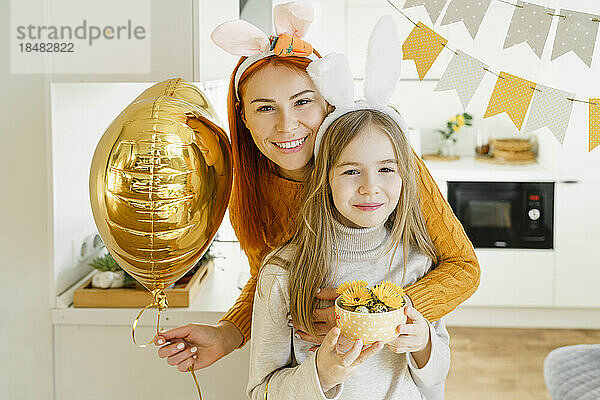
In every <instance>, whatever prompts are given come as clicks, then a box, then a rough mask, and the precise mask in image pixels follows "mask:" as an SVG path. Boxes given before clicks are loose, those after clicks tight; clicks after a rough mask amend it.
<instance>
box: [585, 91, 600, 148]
mask: <svg viewBox="0 0 600 400" xmlns="http://www.w3.org/2000/svg"><path fill="white" fill-rule="evenodd" d="M589 140H590V146H589V150H588V151H592V150H594V149H595V148H596V146H598V145H599V144H600V97H599V98H596V99H590V137H589Z"/></svg>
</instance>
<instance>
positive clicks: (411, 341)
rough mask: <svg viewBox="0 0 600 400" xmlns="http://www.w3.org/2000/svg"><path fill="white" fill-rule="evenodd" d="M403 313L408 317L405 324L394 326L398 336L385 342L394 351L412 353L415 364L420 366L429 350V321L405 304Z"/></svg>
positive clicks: (422, 364) (427, 355) (426, 357)
mask: <svg viewBox="0 0 600 400" xmlns="http://www.w3.org/2000/svg"><path fill="white" fill-rule="evenodd" d="M404 313H405V314H406V316H407V317H408V318H407V321H406V324H400V325H398V326H397V327H396V333H398V336H397V337H396V339H394V340H392V341H391V342H389V343H387V344H386V346H388V348H389V349H390V350H392V351H393V352H394V353H412V356H413V358H414V359H415V361H416V362H417V366H418V367H419V368H422V367H423V366H424V365H425V364H427V361H428V360H429V353H430V352H431V337H430V332H429V323H428V322H427V320H426V319H425V317H423V316H422V315H421V313H420V312H418V311H417V310H416V309H414V308H413V307H409V306H407V307H406V308H405V309H404Z"/></svg>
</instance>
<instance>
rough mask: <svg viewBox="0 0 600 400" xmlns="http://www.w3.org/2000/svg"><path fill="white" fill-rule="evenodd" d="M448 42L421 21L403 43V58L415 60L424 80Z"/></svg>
mask: <svg viewBox="0 0 600 400" xmlns="http://www.w3.org/2000/svg"><path fill="white" fill-rule="evenodd" d="M446 43H448V40H446V39H444V38H443V37H441V36H440V35H438V34H437V33H435V32H434V31H432V30H431V29H429V27H428V26H427V25H425V24H423V23H422V22H419V23H418V24H417V26H415V28H414V29H413V30H412V32H411V33H410V35H408V37H407V38H406V41H405V42H404V44H403V45H402V53H403V55H402V59H403V60H414V61H415V64H416V65H417V71H418V73H419V80H421V81H422V80H423V78H424V77H425V75H426V74H427V71H429V68H431V65H432V64H433V63H434V61H435V60H436V58H437V57H438V56H439V55H440V53H441V52H442V49H443V48H444V46H445V45H446Z"/></svg>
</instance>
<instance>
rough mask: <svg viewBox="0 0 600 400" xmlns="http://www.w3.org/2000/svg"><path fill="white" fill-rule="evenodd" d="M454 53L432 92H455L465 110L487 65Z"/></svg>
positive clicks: (460, 52)
mask: <svg viewBox="0 0 600 400" xmlns="http://www.w3.org/2000/svg"><path fill="white" fill-rule="evenodd" d="M456 53H458V54H454V57H452V60H450V63H449V64H448V68H446V71H445V72H444V74H443V75H442V77H441V78H440V80H439V81H438V84H437V86H436V87H435V89H433V91H434V92H440V91H444V90H456V93H457V94H458V97H459V98H460V102H461V103H462V106H463V109H465V108H467V105H468V104H469V102H470V101H471V98H472V97H473V94H475V91H476V90H477V88H478V87H479V84H480V83H481V81H482V80H483V77H484V76H485V70H484V68H487V65H486V64H484V63H482V62H481V61H479V60H478V59H476V58H474V57H471V56H470V55H468V54H466V53H463V52H462V51H460V50H456Z"/></svg>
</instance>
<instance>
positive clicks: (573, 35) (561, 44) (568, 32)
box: [550, 10, 600, 68]
mask: <svg viewBox="0 0 600 400" xmlns="http://www.w3.org/2000/svg"><path fill="white" fill-rule="evenodd" d="M559 14H560V15H565V16H566V18H559V20H558V28H557V29H556V38H555V39H554V48H553V49H552V57H551V58H550V61H552V60H554V59H555V58H556V57H560V56H562V55H563V54H565V53H567V52H569V51H570V50H573V51H574V52H575V54H577V55H578V56H579V57H580V58H581V59H582V60H583V62H585V63H586V64H587V66H588V67H590V68H591V66H592V57H593V55H594V46H595V45H596V36H597V35H598V25H600V23H598V22H594V21H592V20H593V19H600V16H598V15H594V14H586V13H581V12H577V11H571V10H560V12H559Z"/></svg>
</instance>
